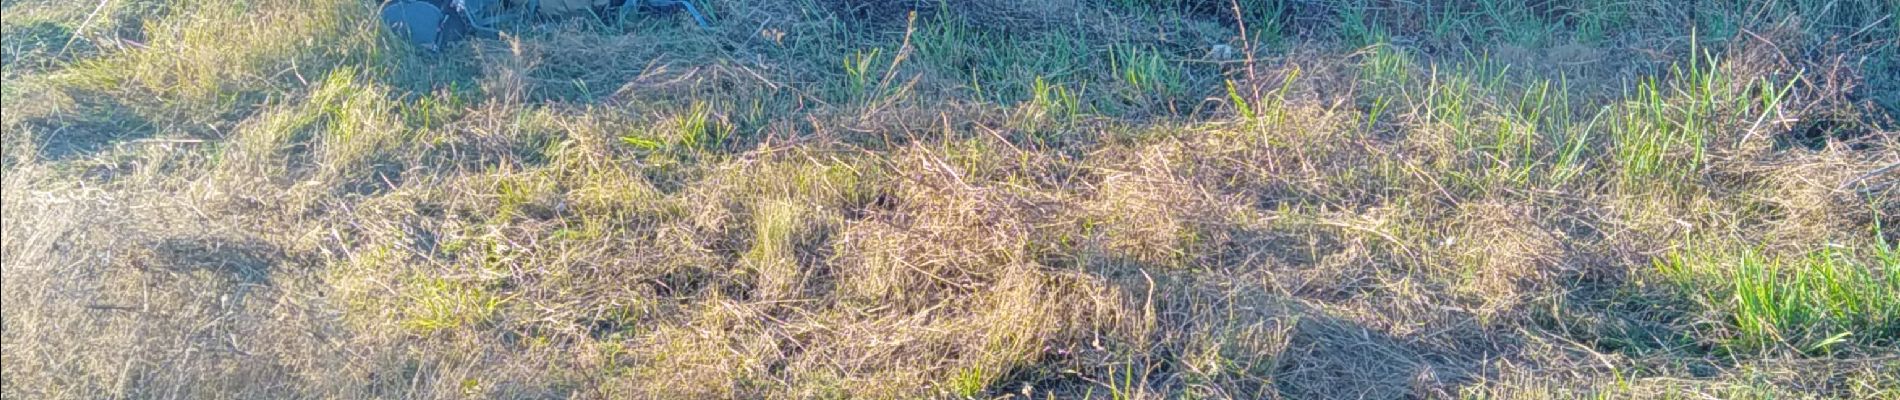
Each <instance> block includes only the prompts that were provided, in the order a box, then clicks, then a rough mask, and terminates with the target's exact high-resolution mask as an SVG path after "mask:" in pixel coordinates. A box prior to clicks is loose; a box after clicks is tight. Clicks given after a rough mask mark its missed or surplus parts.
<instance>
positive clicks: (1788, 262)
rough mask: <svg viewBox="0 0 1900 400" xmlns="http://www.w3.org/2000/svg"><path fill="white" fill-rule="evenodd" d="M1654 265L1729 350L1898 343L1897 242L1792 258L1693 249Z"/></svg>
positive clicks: (1814, 350)
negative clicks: (1712, 322) (1711, 321)
mask: <svg viewBox="0 0 1900 400" xmlns="http://www.w3.org/2000/svg"><path fill="white" fill-rule="evenodd" d="M1875 236H1876V237H1879V235H1875ZM1656 271H1657V272H1658V273H1660V274H1662V275H1663V276H1665V277H1668V278H1669V279H1671V280H1672V281H1674V282H1677V283H1678V284H1679V285H1681V289H1682V290H1684V291H1685V292H1687V293H1691V294H1692V296H1694V299H1695V301H1696V302H1697V303H1698V304H1701V305H1702V307H1704V308H1705V309H1707V310H1709V311H1710V312H1711V313H1712V314H1713V315H1714V316H1717V318H1718V319H1719V324H1720V326H1722V327H1724V329H1722V332H1721V333H1719V334H1720V335H1721V336H1720V337H1721V341H1722V345H1723V347H1724V348H1726V349H1728V351H1729V352H1730V353H1732V354H1738V355H1739V354H1747V353H1753V352H1759V351H1766V350H1779V349H1790V350H1794V351H1799V352H1803V353H1810V354H1815V353H1828V352H1831V351H1833V350H1834V349H1835V348H1837V347H1839V346H1841V345H1843V344H1847V343H1862V344H1869V345H1875V346H1880V345H1892V344H1893V343H1896V341H1900V247H1895V245H1894V244H1893V243H1888V242H1885V241H1884V239H1876V241H1875V242H1874V243H1870V244H1867V245H1865V246H1861V247H1845V246H1837V245H1828V246H1825V247H1822V248H1820V249H1817V250H1813V251H1811V252H1809V253H1808V254H1806V255H1802V256H1793V257H1780V256H1771V255H1766V254H1764V251H1763V250H1761V249H1751V248H1743V249H1740V250H1735V251H1722V250H1718V249H1710V248H1690V249H1685V250H1682V251H1678V252H1675V253H1672V254H1670V255H1669V256H1667V257H1664V258H1662V259H1659V260H1657V261H1656Z"/></svg>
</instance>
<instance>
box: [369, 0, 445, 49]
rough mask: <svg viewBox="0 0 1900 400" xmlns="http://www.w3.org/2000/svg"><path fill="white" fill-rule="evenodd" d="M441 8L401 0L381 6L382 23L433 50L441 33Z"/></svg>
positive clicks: (410, 0)
mask: <svg viewBox="0 0 1900 400" xmlns="http://www.w3.org/2000/svg"><path fill="white" fill-rule="evenodd" d="M443 19H444V14H442V9H441V8H438V7H436V6H435V5H433V4H429V3H424V2H419V1H412V0H403V1H397V2H393V3H389V4H386V5H384V6H383V24H385V25H388V26H389V29H390V30H391V31H394V32H396V34H397V35H398V36H402V37H404V38H408V39H409V41H410V42H411V43H415V44H416V45H418V46H422V47H423V48H427V49H430V50H434V49H436V48H437V47H438V46H439V43H440V42H438V39H440V38H439V36H440V35H441V34H442V21H443Z"/></svg>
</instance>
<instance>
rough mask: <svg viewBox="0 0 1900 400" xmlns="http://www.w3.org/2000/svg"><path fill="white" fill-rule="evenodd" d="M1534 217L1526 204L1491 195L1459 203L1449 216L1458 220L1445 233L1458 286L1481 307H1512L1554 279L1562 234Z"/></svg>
mask: <svg viewBox="0 0 1900 400" xmlns="http://www.w3.org/2000/svg"><path fill="white" fill-rule="evenodd" d="M1534 218H1535V216H1534V215H1533V214H1532V211H1531V207H1528V206H1525V205H1513V204H1506V203H1502V202H1495V201H1494V202H1472V203H1466V204H1461V205H1460V206H1459V211H1458V215H1456V216H1453V217H1451V219H1452V220H1454V221H1459V224H1460V225H1462V226H1461V227H1458V228H1453V230H1452V232H1449V233H1450V235H1449V236H1448V237H1447V238H1446V239H1445V241H1446V242H1447V243H1446V245H1447V247H1448V248H1447V249H1446V250H1447V251H1449V252H1450V253H1451V254H1452V261H1451V262H1452V263H1454V265H1455V266H1456V268H1457V271H1456V274H1457V275H1458V276H1459V278H1458V280H1459V283H1458V287H1459V290H1460V291H1461V292H1464V294H1466V295H1469V296H1471V298H1475V299H1481V301H1483V302H1485V303H1486V304H1483V305H1482V306H1481V308H1480V309H1481V310H1483V312H1485V313H1497V312H1509V311H1512V310H1515V309H1517V308H1518V306H1520V305H1521V304H1522V302H1524V301H1528V300H1531V296H1533V295H1534V293H1543V292H1547V291H1549V290H1551V288H1552V287H1554V286H1555V285H1556V284H1557V283H1558V282H1560V278H1561V277H1560V276H1558V275H1561V272H1562V271H1558V270H1557V269H1558V268H1561V267H1563V266H1562V265H1560V263H1562V262H1563V259H1562V256H1563V254H1562V253H1563V251H1564V250H1563V246H1564V245H1563V242H1565V241H1566V238H1565V237H1563V236H1561V234H1559V233H1556V232H1552V231H1550V230H1547V229H1546V228H1544V227H1543V224H1542V223H1540V222H1539V221H1537V220H1535V219H1534Z"/></svg>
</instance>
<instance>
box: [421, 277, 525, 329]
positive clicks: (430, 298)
mask: <svg viewBox="0 0 1900 400" xmlns="http://www.w3.org/2000/svg"><path fill="white" fill-rule="evenodd" d="M403 289H404V291H405V293H404V294H403V297H405V298H406V299H407V300H408V303H407V304H405V305H404V307H403V309H404V317H403V320H402V321H401V325H402V326H403V327H404V328H407V329H409V330H411V331H413V332H415V333H418V334H423V335H427V334H432V333H436V332H443V331H450V330H455V329H459V328H463V327H470V326H476V325H480V324H484V323H487V322H488V321H490V320H491V319H493V318H494V317H495V316H496V315H499V313H500V311H501V308H502V305H503V304H504V303H505V302H506V299H504V298H502V297H501V296H499V295H497V294H495V293H493V292H491V291H489V290H487V289H486V288H483V287H482V286H481V285H479V284H474V283H468V282H459V281H455V280H450V279H443V278H420V279H416V280H414V281H412V282H410V284H408V285H404V287H403Z"/></svg>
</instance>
